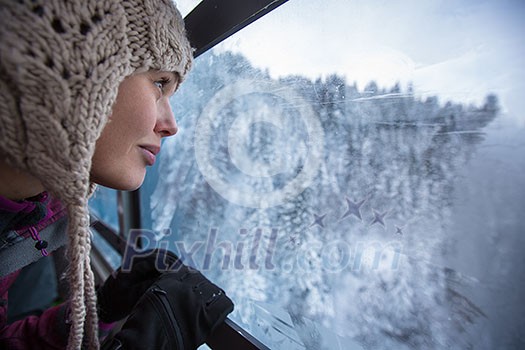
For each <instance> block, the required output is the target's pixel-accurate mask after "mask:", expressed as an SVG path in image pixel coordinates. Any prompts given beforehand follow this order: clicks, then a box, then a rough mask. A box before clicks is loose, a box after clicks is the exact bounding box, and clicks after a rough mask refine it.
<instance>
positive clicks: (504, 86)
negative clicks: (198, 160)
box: [177, 0, 525, 127]
mask: <svg viewBox="0 0 525 350" xmlns="http://www.w3.org/2000/svg"><path fill="white" fill-rule="evenodd" d="M198 2H199V1H196V0H185V1H180V0H179V1H177V3H178V5H179V7H180V8H181V10H182V11H183V12H184V11H189V9H190V8H191V7H193V6H195V4H197V3H198ZM524 19H525V0H425V1H420V0H398V1H389V0H323V1H321V0H289V1H288V2H287V3H285V4H284V5H282V6H281V7H279V8H278V9H277V10H275V11H273V12H272V13H270V14H268V15H266V16H265V17H263V18H261V19H260V20H258V21H257V22H255V23H253V24H252V25H250V26H248V27H246V28H244V29H243V30H242V31H241V32H239V33H238V34H236V35H234V36H232V37H230V38H228V39H227V40H225V41H224V42H223V43H221V44H219V46H218V47H216V48H215V49H214V50H215V51H216V52H221V51H226V50H231V51H234V52H240V53H242V54H244V55H245V56H246V57H247V58H248V59H249V60H250V61H251V63H252V64H253V65H255V66H256V67H259V68H263V69H268V71H269V73H270V74H271V75H272V76H273V77H279V76H285V75H289V74H300V75H303V76H307V77H310V78H317V77H319V76H323V77H325V76H327V75H329V74H333V73H337V74H339V75H342V76H345V77H346V79H347V82H348V83H353V82H354V81H355V82H356V83H357V86H358V88H359V89H361V90H362V89H363V88H364V87H365V85H366V84H367V83H368V82H369V81H371V80H375V81H376V82H377V83H378V84H379V86H381V87H390V86H392V85H394V84H395V83H396V82H398V81H399V82H400V83H401V86H402V87H406V86H407V84H408V82H412V83H413V85H414V90H415V91H416V93H418V94H420V95H422V96H426V95H438V96H439V98H440V101H441V102H445V101H447V100H452V101H456V102H464V103H475V104H477V105H479V104H481V103H482V101H483V100H484V97H485V96H486V95H487V94H488V93H496V94H497V95H498V96H499V97H500V102H501V104H502V107H503V109H504V112H506V114H507V115H508V116H509V117H510V118H513V120H515V121H517V122H518V124H519V125H521V126H524V127H525V98H524V96H525V64H523V63H522V61H523V57H525V35H524V34H525V24H524V21H523V20H524Z"/></svg>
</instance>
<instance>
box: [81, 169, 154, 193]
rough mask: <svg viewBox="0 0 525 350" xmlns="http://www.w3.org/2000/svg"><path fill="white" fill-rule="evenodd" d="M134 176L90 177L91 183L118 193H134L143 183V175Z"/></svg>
mask: <svg viewBox="0 0 525 350" xmlns="http://www.w3.org/2000/svg"><path fill="white" fill-rule="evenodd" d="M134 175H135V176H111V177H110V176H107V177H103V176H101V177H94V176H92V177H91V181H92V182H94V183H96V184H97V185H101V186H104V187H109V188H112V189H115V190H120V191H134V190H136V189H138V188H139V187H140V186H141V185H142V183H143V182H144V176H145V173H144V174H142V176H137V175H140V174H134Z"/></svg>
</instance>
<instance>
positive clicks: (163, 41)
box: [0, 0, 192, 349]
mask: <svg viewBox="0 0 525 350" xmlns="http://www.w3.org/2000/svg"><path fill="white" fill-rule="evenodd" d="M0 18H1V22H0V125H1V129H0V155H1V156H2V157H3V158H4V159H5V160H6V161H7V162H8V163H9V164H11V165H12V166H15V167H17V168H19V169H21V170H24V171H27V172H29V173H31V174H32V175H34V176H36V177H37V178H38V179H39V180H40V181H41V182H42V184H43V185H44V187H45V188H46V190H48V191H49V192H51V193H52V194H53V195H54V196H55V197H56V198H58V199H60V200H61V201H62V202H63V203H64V205H65V206H66V207H67V211H68V215H69V225H68V232H67V234H68V257H69V260H70V268H69V283H70V290H71V295H70V307H71V315H70V318H71V322H72V324H71V330H70V335H69V341H68V349H80V347H81V346H82V344H83V343H84V345H85V346H86V347H87V348H89V349H96V348H98V347H99V343H98V338H97V334H98V332H97V324H98V321H97V314H96V297H95V285H94V278H93V273H92V271H91V268H90V258H89V251H90V248H91V234H90V231H89V227H88V223H89V220H88V216H89V212H88V196H89V194H90V192H91V190H90V189H91V187H92V186H91V184H90V175H89V173H90V169H91V158H92V156H93V153H94V149H95V142H96V140H97V138H98V137H99V136H100V134H101V132H102V129H103V128H104V126H105V124H106V122H107V119H108V117H109V116H110V114H111V107H112V106H113V104H114V102H115V99H116V96H117V92H118V86H119V84H120V83H121V82H122V80H123V79H124V78H125V77H126V76H129V75H131V74H133V73H136V72H143V71H147V70H150V69H156V70H164V71H172V72H175V73H177V74H178V75H179V77H180V79H181V81H182V80H183V79H184V77H185V75H186V73H187V72H188V70H189V69H190V67H191V64H192V50H191V47H190V45H189V42H188V40H187V39H186V34H185V31H184V23H183V20H182V17H181V15H180V13H179V12H178V11H177V9H176V8H175V6H174V4H173V3H172V2H171V1H169V0H143V1H141V0H129V1H115V0H105V1H104V0H68V1H59V0H25V1H12V0H11V1H10V0H0ZM84 330H85V333H86V336H85V337H84ZM84 338H85V339H84Z"/></svg>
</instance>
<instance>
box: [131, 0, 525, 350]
mask: <svg viewBox="0 0 525 350" xmlns="http://www.w3.org/2000/svg"><path fill="white" fill-rule="evenodd" d="M523 10H524V7H523V4H521V3H518V2H512V1H504V2H501V1H484V2H474V1H461V2H459V3H457V2H456V3H454V4H452V3H443V2H440V1H427V2H417V1H402V2H396V3H391V2H386V1H374V2H370V1H352V2H348V1H337V0H328V1H324V2H322V3H321V2H309V3H305V2H304V1H303V2H301V1H297V0H295V1H294V0H292V1H289V2H288V3H286V4H284V5H283V6H281V7H280V8H279V9H277V10H276V11H274V12H272V13H270V14H268V15H267V16H265V17H263V18H261V19H259V20H258V21H257V22H255V23H253V24H252V25H250V26H248V27H246V28H245V29H243V30H242V31H240V32H239V33H237V34H235V35H233V36H231V37H230V38H228V39H227V40H226V41H224V42H223V43H222V44H220V45H218V46H217V47H215V48H214V49H213V50H211V51H208V52H207V53H205V54H203V55H202V56H200V57H199V58H198V59H197V60H196V62H195V67H194V69H193V71H192V73H191V74H190V76H189V78H188V79H187V81H186V82H185V83H184V84H183V85H182V87H181V89H180V91H179V92H177V94H175V96H174V97H173V99H172V103H173V108H174V111H175V115H176V117H177V119H178V124H179V127H180V130H179V133H178V135H177V136H176V137H174V138H170V139H168V140H166V141H165V143H164V145H163V148H162V151H161V153H160V159H159V161H158V162H157V164H156V165H155V167H154V168H153V169H151V171H150V172H149V173H148V176H147V179H146V182H145V184H144V186H143V187H142V188H141V206H142V209H143V210H142V227H144V228H145V229H147V230H143V236H144V237H145V238H146V240H145V241H146V242H147V243H148V244H151V245H154V244H159V242H162V243H169V248H170V249H172V250H174V251H176V252H177V253H178V254H179V255H180V256H181V257H183V258H184V260H185V261H186V263H188V264H191V265H193V266H195V267H197V268H198V269H200V270H201V271H202V272H203V273H204V274H206V275H207V276H208V277H209V278H211V279H212V280H214V281H215V282H216V283H217V284H219V285H220V286H222V287H223V288H224V289H225V290H226V291H227V293H228V294H229V295H230V296H231V297H232V299H233V300H234V301H235V304H236V309H235V311H234V313H233V314H232V315H231V317H232V319H233V320H234V321H235V322H237V323H238V324H240V325H241V326H242V327H243V328H245V329H246V330H248V331H249V332H250V333H251V334H253V335H254V336H255V337H256V338H258V339H259V340H261V341H262V342H263V343H264V344H266V345H267V346H268V347H270V348H272V349H348V348H352V349H354V348H355V349H360V348H363V349H364V348H381V349H383V348H384V349H393V348H395V349H404V348H406V349H420V348H451V347H452V348H487V349H488V348H500V347H502V348H507V347H509V348H512V347H519V345H523V338H522V335H521V333H520V330H521V329H523V326H524V325H525V316H524V315H525V306H524V305H525V303H524V300H523V296H522V295H524V293H523V290H524V286H523V283H522V282H520V281H519V278H515V277H516V276H521V275H523V274H524V266H525V265H524V264H523V254H522V251H521V250H522V249H521V247H523V246H524V243H525V237H524V236H523V234H522V232H523V225H522V224H521V222H520V214H521V212H522V209H523V208H524V206H525V193H524V191H523V189H524V188H525V178H524V177H523V175H522V174H523V171H524V170H525V157H524V153H525V149H524V145H525V143H524V141H523V140H524V139H525V138H524V136H525V135H524V134H525V129H524V128H525V119H523V114H522V111H523V108H524V107H525V106H524V105H523V102H522V98H521V96H523V88H524V85H523V81H525V70H524V67H523V65H522V64H521V63H519V62H520V60H521V57H523V56H524V53H525V52H523V51H524V49H523V48H524V47H525V45H523V44H524V43H523V38H522V35H521V31H520V29H521V18H520V15H521V14H522V13H523Z"/></svg>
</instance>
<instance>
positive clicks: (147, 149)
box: [139, 145, 160, 166]
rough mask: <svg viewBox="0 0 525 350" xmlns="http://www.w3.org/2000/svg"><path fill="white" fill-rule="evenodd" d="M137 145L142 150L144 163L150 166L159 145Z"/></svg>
mask: <svg viewBox="0 0 525 350" xmlns="http://www.w3.org/2000/svg"><path fill="white" fill-rule="evenodd" d="M139 147H140V149H141V151H142V154H143V155H144V158H145V160H146V164H148V165H150V166H151V165H153V164H155V159H156V158H157V154H158V153H159V152H160V147H158V146H154V145H143V146H139Z"/></svg>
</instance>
